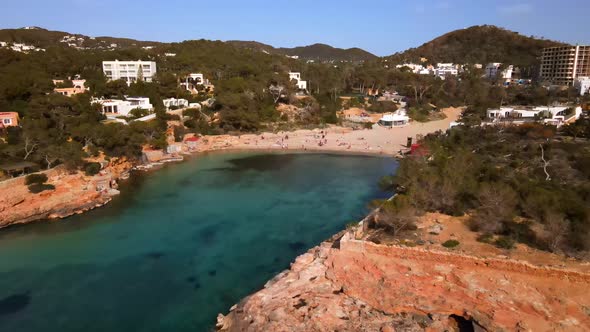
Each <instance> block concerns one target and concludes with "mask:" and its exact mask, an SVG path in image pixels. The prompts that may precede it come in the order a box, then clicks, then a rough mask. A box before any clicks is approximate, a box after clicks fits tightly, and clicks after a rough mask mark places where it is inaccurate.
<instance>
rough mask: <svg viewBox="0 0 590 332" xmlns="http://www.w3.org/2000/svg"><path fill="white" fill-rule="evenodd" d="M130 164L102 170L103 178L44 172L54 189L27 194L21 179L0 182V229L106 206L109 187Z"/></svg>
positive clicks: (54, 171) (112, 191) (109, 195)
mask: <svg viewBox="0 0 590 332" xmlns="http://www.w3.org/2000/svg"><path fill="white" fill-rule="evenodd" d="M130 166H131V164H129V163H126V164H117V165H113V166H110V167H109V168H108V169H105V170H103V171H102V173H103V175H97V176H94V177H88V176H84V174H83V173H80V172H77V173H74V174H70V173H69V172H66V171H65V170H63V169H62V168H61V167H59V166H58V167H56V168H55V169H52V170H50V171H47V172H45V173H46V174H47V176H48V178H49V179H48V181H47V183H50V184H53V185H54V186H55V190H48V191H43V192H41V193H38V194H33V193H30V192H29V190H28V188H27V186H26V185H25V179H24V177H20V178H16V179H12V180H7V181H3V182H0V228H1V227H6V226H10V225H13V224H18V223H27V222H31V221H35V220H41V219H58V218H64V217H67V216H70V215H72V214H76V213H82V212H84V211H87V210H91V209H94V208H96V207H99V206H102V205H104V204H106V203H108V202H109V201H110V200H111V199H112V196H113V195H116V194H117V193H118V191H117V190H114V189H104V190H103V189H101V188H103V187H107V188H108V186H109V183H110V182H111V181H113V180H114V179H116V178H117V177H118V176H119V175H120V174H121V173H122V172H125V171H126V170H128V169H129V168H130Z"/></svg>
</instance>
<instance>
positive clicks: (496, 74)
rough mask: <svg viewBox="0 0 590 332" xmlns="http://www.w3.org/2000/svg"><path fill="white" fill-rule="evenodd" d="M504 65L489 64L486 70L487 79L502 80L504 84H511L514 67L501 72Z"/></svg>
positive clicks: (507, 67)
mask: <svg viewBox="0 0 590 332" xmlns="http://www.w3.org/2000/svg"><path fill="white" fill-rule="evenodd" d="M501 67H502V64H501V63H499V62H492V63H488V64H487V66H486V69H485V75H486V78H490V79H492V78H500V79H503V80H504V84H505V85H508V84H510V82H511V80H512V74H513V72H514V66H513V65H508V66H506V67H505V68H504V69H502V70H500V69H501Z"/></svg>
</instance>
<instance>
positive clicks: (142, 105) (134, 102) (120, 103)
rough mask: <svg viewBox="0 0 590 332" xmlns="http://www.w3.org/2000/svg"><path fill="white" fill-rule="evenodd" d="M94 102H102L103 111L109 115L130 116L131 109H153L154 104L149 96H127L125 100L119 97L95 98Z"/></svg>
mask: <svg viewBox="0 0 590 332" xmlns="http://www.w3.org/2000/svg"><path fill="white" fill-rule="evenodd" d="M92 104H100V105H101V112H102V113H103V114H106V115H107V117H108V116H111V117H115V116H128V115H129V112H131V110H134V109H136V108H139V109H143V110H147V111H150V112H151V111H152V109H153V106H152V104H151V103H150V99H149V98H147V97H126V98H125V100H119V99H96V98H95V99H93V100H92Z"/></svg>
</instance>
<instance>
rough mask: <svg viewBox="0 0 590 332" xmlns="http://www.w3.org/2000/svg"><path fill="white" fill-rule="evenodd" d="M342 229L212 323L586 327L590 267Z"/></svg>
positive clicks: (302, 327) (346, 327)
mask: <svg viewBox="0 0 590 332" xmlns="http://www.w3.org/2000/svg"><path fill="white" fill-rule="evenodd" d="M355 238H356V237H355V236H354V235H353V234H352V233H351V232H345V233H344V235H342V234H340V235H339V236H338V237H336V238H333V239H332V240H330V241H326V242H324V243H322V244H321V245H320V246H318V247H315V248H313V249H311V250H309V251H308V252H307V253H305V254H303V255H301V256H299V257H298V258H297V259H296V261H295V262H294V263H293V264H292V266H291V269H290V270H287V271H284V272H282V273H280V274H279V275H277V276H276V277H275V278H274V279H273V280H271V281H269V282H268V283H267V284H266V285H265V287H264V289H262V290H260V291H258V292H256V293H254V294H252V295H251V296H249V297H247V298H245V299H244V300H242V301H241V302H240V303H239V304H237V305H235V306H234V307H232V308H231V311H230V312H229V313H228V314H227V315H225V316H223V315H219V317H218V324H217V328H218V330H219V331H424V330H426V331H444V330H448V331H454V330H457V331H459V330H464V331H585V330H590V316H589V315H590V292H588V291H589V290H590V274H588V273H586V272H582V271H579V270H578V271H577V270H571V269H568V270H565V269H556V268H550V267H541V266H536V265H532V264H530V263H525V262H520V261H516V260H511V259H507V258H497V257H494V258H482V257H475V256H471V255H466V254H463V253H459V252H453V251H448V250H444V248H442V247H441V250H434V249H428V250H427V249H421V248H410V247H404V246H396V245H383V244H375V243H372V242H368V241H365V240H356V239H355Z"/></svg>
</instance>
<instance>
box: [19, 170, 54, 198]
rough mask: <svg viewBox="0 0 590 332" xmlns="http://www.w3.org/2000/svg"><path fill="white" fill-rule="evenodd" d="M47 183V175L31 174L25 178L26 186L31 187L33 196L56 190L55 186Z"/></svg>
mask: <svg viewBox="0 0 590 332" xmlns="http://www.w3.org/2000/svg"><path fill="white" fill-rule="evenodd" d="M45 182H47V175H46V174H43V173H35V174H29V175H27V176H26V177H25V185H27V186H29V191H30V192H32V193H33V194H38V193H40V192H42V191H45V190H53V189H55V186H54V185H52V184H47V183H45Z"/></svg>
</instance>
